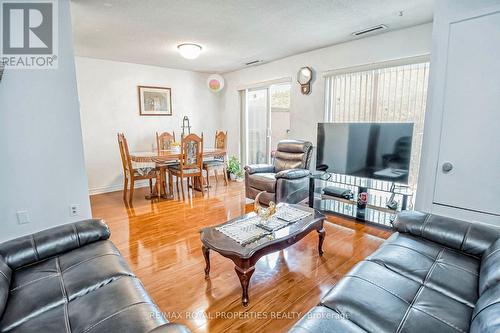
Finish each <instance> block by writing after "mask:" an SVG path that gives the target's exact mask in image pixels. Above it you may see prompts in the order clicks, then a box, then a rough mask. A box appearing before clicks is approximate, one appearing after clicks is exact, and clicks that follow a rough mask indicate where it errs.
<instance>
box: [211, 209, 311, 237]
mask: <svg viewBox="0 0 500 333" xmlns="http://www.w3.org/2000/svg"><path fill="white" fill-rule="evenodd" d="M276 208H277V209H276V214H275V215H273V216H271V217H270V218H269V219H268V220H267V221H263V220H262V219H261V218H260V217H258V216H250V217H248V218H246V219H243V220H238V221H235V222H233V223H230V224H226V225H223V226H220V227H216V228H215V230H217V231H219V232H222V233H223V234H224V235H226V236H228V237H229V238H231V239H233V240H234V241H236V242H237V243H238V244H241V245H246V244H250V243H252V242H255V241H256V240H258V239H261V238H262V237H264V236H266V235H269V234H272V232H274V231H276V230H279V229H281V228H284V227H286V226H287V225H290V224H292V223H295V222H297V221H299V220H301V219H303V218H305V217H307V216H309V215H312V213H311V212H307V211H304V210H301V209H297V208H294V207H290V206H284V205H278V206H277V207H276Z"/></svg>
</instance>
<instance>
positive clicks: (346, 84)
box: [325, 62, 429, 189]
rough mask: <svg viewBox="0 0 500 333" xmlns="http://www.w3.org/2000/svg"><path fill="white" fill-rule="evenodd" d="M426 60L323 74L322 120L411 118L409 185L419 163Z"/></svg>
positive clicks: (423, 113)
mask: <svg viewBox="0 0 500 333" xmlns="http://www.w3.org/2000/svg"><path fill="white" fill-rule="evenodd" d="M428 78H429V62H420V63H414V64H405V65H399V66H391V67H384V68H375V69H371V70H363V71H360V72H352V71H349V72H345V73H338V74H332V75H327V76H326V78H325V81H326V89H325V101H326V105H325V106H326V107H325V121H326V122H412V123H413V124H414V127H413V142H412V156H411V161H410V174H409V180H408V181H409V185H410V186H411V187H412V188H413V189H415V188H416V184H417V177H418V167H419V164H420V151H421V147H422V134H423V130H424V116H425V108H426V100H427V82H428Z"/></svg>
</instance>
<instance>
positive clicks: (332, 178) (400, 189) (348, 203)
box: [309, 172, 413, 228]
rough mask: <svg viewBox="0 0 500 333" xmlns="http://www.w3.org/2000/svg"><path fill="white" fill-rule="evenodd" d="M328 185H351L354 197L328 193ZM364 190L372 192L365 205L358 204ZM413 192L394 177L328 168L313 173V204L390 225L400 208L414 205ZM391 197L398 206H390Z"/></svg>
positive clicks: (311, 199) (310, 201) (369, 221)
mask: <svg viewBox="0 0 500 333" xmlns="http://www.w3.org/2000/svg"><path fill="white" fill-rule="evenodd" d="M326 186H335V187H339V188H345V189H349V190H351V191H352V193H353V198H352V199H345V198H340V197H334V196H331V195H327V194H325V193H324V192H323V189H324V188H325V187H326ZM361 192H366V193H367V194H368V201H367V203H366V206H365V207H359V206H358V204H357V199H358V195H359V193H361ZM412 196H413V192H412V190H411V189H410V188H409V187H407V186H405V185H399V184H394V183H393V182H390V181H384V180H375V179H368V178H361V177H355V176H347V175H340V174H333V173H324V172H315V173H313V174H311V175H310V177H309V207H312V208H315V209H317V210H320V211H322V212H326V213H334V214H339V215H342V216H347V217H350V218H353V219H356V220H358V221H362V222H368V223H374V224H377V225H379V226H384V227H388V228H391V227H392V224H391V222H392V221H393V220H394V218H395V217H396V214H397V213H398V212H399V211H401V210H406V209H409V208H410V209H411V206H412V204H411V201H412V200H411V198H412ZM391 197H392V199H393V200H394V201H395V202H397V208H396V209H390V208H388V207H387V202H389V201H390V200H391Z"/></svg>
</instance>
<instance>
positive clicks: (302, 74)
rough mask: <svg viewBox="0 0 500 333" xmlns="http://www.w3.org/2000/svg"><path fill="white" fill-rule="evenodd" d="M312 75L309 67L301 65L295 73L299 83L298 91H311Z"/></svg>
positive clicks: (306, 93) (306, 92)
mask: <svg viewBox="0 0 500 333" xmlns="http://www.w3.org/2000/svg"><path fill="white" fill-rule="evenodd" d="M312 77H313V73H312V69H311V67H302V68H301V69H299V72H298V73H297V82H298V83H299V84H300V92H301V93H302V94H304V95H309V94H310V93H311V80H312Z"/></svg>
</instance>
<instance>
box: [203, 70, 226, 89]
mask: <svg viewBox="0 0 500 333" xmlns="http://www.w3.org/2000/svg"><path fill="white" fill-rule="evenodd" d="M207 85H208V89H210V91H213V92H219V91H221V90H222V89H223V88H224V78H223V77H222V76H220V75H219V74H212V75H210V76H209V77H208V79H207Z"/></svg>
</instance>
